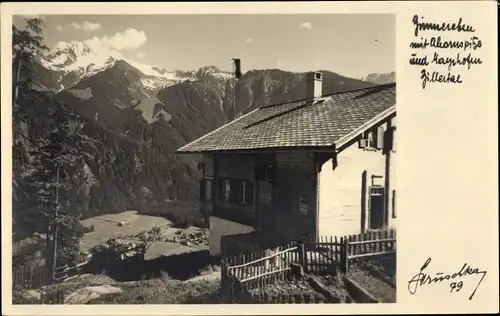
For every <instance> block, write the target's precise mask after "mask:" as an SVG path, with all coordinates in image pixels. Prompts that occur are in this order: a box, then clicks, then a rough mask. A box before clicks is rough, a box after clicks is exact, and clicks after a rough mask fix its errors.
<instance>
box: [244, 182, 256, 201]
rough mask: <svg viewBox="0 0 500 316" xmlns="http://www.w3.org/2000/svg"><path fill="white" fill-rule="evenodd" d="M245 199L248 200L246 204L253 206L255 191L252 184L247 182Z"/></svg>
mask: <svg viewBox="0 0 500 316" xmlns="http://www.w3.org/2000/svg"><path fill="white" fill-rule="evenodd" d="M245 198H246V201H245V203H246V204H247V205H253V198H254V191H253V183H252V182H247V186H246V192H245Z"/></svg>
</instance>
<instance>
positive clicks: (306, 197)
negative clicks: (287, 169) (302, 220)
mask: <svg viewBox="0 0 500 316" xmlns="http://www.w3.org/2000/svg"><path fill="white" fill-rule="evenodd" d="M304 200H305V201H306V202H305V205H303V204H304ZM309 202H310V200H309V194H307V193H304V192H303V193H300V194H299V213H300V214H302V215H309ZM304 206H305V212H304Z"/></svg>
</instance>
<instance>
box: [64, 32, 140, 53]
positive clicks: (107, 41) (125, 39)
mask: <svg viewBox="0 0 500 316" xmlns="http://www.w3.org/2000/svg"><path fill="white" fill-rule="evenodd" d="M146 41H147V37H146V33H144V31H137V30H136V29H132V28H129V29H126V30H125V31H123V32H121V33H116V34H115V35H113V36H111V37H108V36H103V37H97V36H94V37H92V38H89V39H87V40H84V41H83V43H84V44H86V45H88V46H89V47H90V48H91V49H92V50H94V51H96V52H97V51H100V50H103V49H104V51H105V52H109V49H112V50H113V51H114V52H115V53H117V54H120V53H119V52H118V51H120V50H124V49H135V48H138V47H140V46H142V45H144V43H146ZM69 44H71V43H67V42H64V41H60V42H58V43H57V44H56V46H55V47H54V48H55V49H64V48H65V47H66V46H68V45H69ZM136 56H137V57H138V58H143V57H146V53H142V52H138V53H137V55H136Z"/></svg>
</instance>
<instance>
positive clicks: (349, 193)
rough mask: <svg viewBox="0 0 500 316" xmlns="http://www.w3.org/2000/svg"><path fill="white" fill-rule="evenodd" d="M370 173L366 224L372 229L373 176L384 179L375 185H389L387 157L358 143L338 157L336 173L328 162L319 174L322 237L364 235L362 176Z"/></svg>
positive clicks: (389, 191) (391, 222) (393, 157)
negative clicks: (369, 195)
mask: <svg viewBox="0 0 500 316" xmlns="http://www.w3.org/2000/svg"><path fill="white" fill-rule="evenodd" d="M395 134H396V133H395ZM395 160H396V154H395V152H391V170H390V188H389V189H387V188H386V192H387V194H389V199H388V201H389V207H388V212H389V214H388V217H389V226H391V227H395V226H396V219H394V218H392V217H393V216H392V215H393V214H392V190H393V189H395V183H396V182H395V181H396V170H395V169H396V168H395ZM365 170H366V172H367V174H366V191H365V192H366V197H365V201H366V204H365V205H366V220H365V229H366V228H368V227H369V223H370V212H369V197H368V194H369V187H370V185H371V182H372V180H371V176H372V175H377V176H382V177H381V178H377V179H375V180H374V183H375V184H380V185H383V186H384V185H385V156H384V155H383V154H382V152H381V151H380V150H379V151H369V150H363V149H360V148H359V147H358V143H357V142H356V143H354V144H353V145H351V146H350V147H348V148H347V149H345V150H344V151H342V152H341V153H339V154H338V155H337V168H336V169H335V170H333V168H332V160H331V159H330V160H328V161H327V162H326V163H325V164H324V165H323V167H322V170H321V172H320V174H319V180H318V181H319V188H318V190H319V193H318V195H319V211H318V217H319V223H318V230H319V231H318V233H319V234H320V235H328V236H344V235H349V234H359V233H361V221H362V219H361V217H362V215H361V209H362V208H361V201H362V198H361V194H362V193H361V192H362V174H363V172H364V171H365Z"/></svg>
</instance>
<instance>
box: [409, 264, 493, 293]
mask: <svg viewBox="0 0 500 316" xmlns="http://www.w3.org/2000/svg"><path fill="white" fill-rule="evenodd" d="M431 260H432V259H431V258H428V259H427V260H426V261H425V263H424V264H423V265H422V267H421V268H420V272H419V273H417V274H415V275H414V276H413V277H412V278H411V279H410V280H409V281H408V292H410V294H411V295H415V293H417V289H418V288H419V287H421V286H424V285H427V284H432V283H441V282H445V281H450V284H449V286H450V293H451V292H453V291H455V292H459V291H460V290H461V289H462V287H463V285H464V283H463V282H464V280H463V279H464V278H465V277H466V276H473V275H481V279H480V280H479V282H478V283H477V285H476V288H475V289H474V291H473V292H472V294H471V295H470V296H469V300H472V298H473V297H474V294H476V291H477V288H478V287H479V285H481V282H483V279H484V277H485V276H486V273H487V272H486V271H480V270H479V269H478V268H472V267H471V266H470V265H469V264H467V263H464V265H463V266H462V268H461V269H460V270H458V272H454V273H451V274H445V273H443V272H437V273H435V274H434V275H430V274H427V273H425V269H427V267H428V266H429V263H431Z"/></svg>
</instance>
